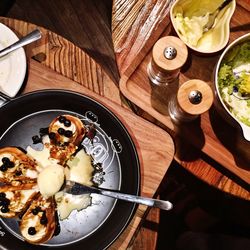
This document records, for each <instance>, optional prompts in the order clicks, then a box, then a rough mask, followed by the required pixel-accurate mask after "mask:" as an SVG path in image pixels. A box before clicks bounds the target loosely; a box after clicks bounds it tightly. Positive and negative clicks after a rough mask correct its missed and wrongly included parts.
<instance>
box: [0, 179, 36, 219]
mask: <svg viewBox="0 0 250 250" xmlns="http://www.w3.org/2000/svg"><path fill="white" fill-rule="evenodd" d="M37 194H38V189H37V185H36V183H28V184H22V185H19V186H12V185H7V184H5V185H3V186H0V216H1V217H4V218H13V217H16V216H18V215H19V214H20V213H22V212H23V211H25V210H26V208H27V207H28V206H29V205H30V204H31V202H32V201H33V199H35V196H36V195H37Z"/></svg>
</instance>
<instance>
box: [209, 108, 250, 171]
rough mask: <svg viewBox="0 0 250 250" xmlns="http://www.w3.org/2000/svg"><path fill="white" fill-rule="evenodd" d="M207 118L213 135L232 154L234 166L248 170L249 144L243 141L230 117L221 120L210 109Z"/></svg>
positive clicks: (213, 110) (236, 125) (215, 112)
mask: <svg viewBox="0 0 250 250" xmlns="http://www.w3.org/2000/svg"><path fill="white" fill-rule="evenodd" d="M209 116H210V121H211V125H212V128H213V131H214V133H215V135H216V136H217V138H218V139H219V140H220V142H221V143H222V144H223V145H224V146H225V147H226V148H227V149H228V150H229V151H230V152H231V153H232V155H233V156H234V159H235V162H236V165H237V166H238V167H240V168H243V169H246V170H250V154H249V152H250V142H249V141H247V140H245V139H244V137H243V134H242V131H241V129H240V127H239V126H238V124H237V123H236V122H235V121H234V120H233V119H232V118H231V117H228V118H226V119H227V121H226V120H225V119H223V118H222V116H221V115H220V114H219V113H218V111H217V110H216V109H215V108H212V109H210V111H209ZM229 122H230V123H229ZM231 123H232V124H231Z"/></svg>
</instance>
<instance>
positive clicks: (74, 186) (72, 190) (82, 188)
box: [63, 180, 173, 210]
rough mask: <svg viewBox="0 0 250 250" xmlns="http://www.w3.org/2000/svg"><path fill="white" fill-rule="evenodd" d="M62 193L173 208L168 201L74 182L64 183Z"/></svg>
mask: <svg viewBox="0 0 250 250" xmlns="http://www.w3.org/2000/svg"><path fill="white" fill-rule="evenodd" d="M63 191H64V192H66V193H69V194H73V195H81V194H89V193H95V194H101V195H105V196H109V197H112V198H115V199H120V200H124V201H129V202H134V203H138V204H143V205H146V206H150V207H157V208H160V209H163V210H170V209H172V207H173V204H172V203H171V202H169V201H164V200H157V199H151V198H147V197H141V196H137V195H131V194H123V193H120V192H117V191H113V190H107V189H101V188H97V187H92V186H91V187H90V186H86V185H82V184H79V183H77V182H74V181H69V180H67V181H66V184H65V187H64V189H63Z"/></svg>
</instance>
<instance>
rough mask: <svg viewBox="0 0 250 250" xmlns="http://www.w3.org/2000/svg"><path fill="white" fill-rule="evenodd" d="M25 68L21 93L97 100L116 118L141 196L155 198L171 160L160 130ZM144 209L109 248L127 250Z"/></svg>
mask: <svg viewBox="0 0 250 250" xmlns="http://www.w3.org/2000/svg"><path fill="white" fill-rule="evenodd" d="M28 67H29V71H28V81H27V83H26V85H25V88H24V93H26V92H30V91H35V90H41V89H67V90H72V91H77V92H79V93H82V94H84V95H87V96H89V97H91V98H93V99H95V100H97V101H98V102H100V103H102V104H103V105H105V106H106V107H107V108H109V109H110V110H111V111H112V112H114V113H115V114H116V115H117V117H118V118H119V119H120V120H121V122H122V123H123V124H124V125H125V127H126V128H127V129H128V131H129V133H130V135H131V137H132V139H133V141H134V143H135V146H136V149H137V152H138V155H139V160H140V171H141V194H142V195H144V196H147V197H153V196H155V195H156V193H157V190H158V187H159V185H160V182H161V180H162V178H163V176H164V175H165V173H166V171H167V170H168V167H169V166H170V163H171V162H172V159H173V157H174V144H173V140H172V138H171V136H170V135H169V134H168V133H166V132H165V131H164V130H162V129H160V128H158V127H156V126H155V125H153V124H151V123H149V122H147V121H145V120H144V119H142V118H140V117H138V116H136V115H135V114H133V113H132V112H131V111H128V110H126V109H124V108H122V107H121V106H119V105H118V104H116V103H114V102H111V101H110V100H108V99H106V98H105V97H101V96H99V95H98V94H96V93H94V92H92V91H91V90H89V89H87V88H85V87H83V86H81V85H80V84H78V83H76V82H74V81H73V80H70V79H68V78H66V77H64V76H62V75H60V74H58V73H56V72H55V71H53V70H51V69H49V68H47V67H45V66H44V65H42V64H41V63H38V62H36V61H34V60H32V59H31V60H30V61H29V63H28ZM152 168H153V169H152ZM145 210H146V207H145V206H139V207H138V209H137V211H136V214H135V216H134V218H133V220H132V222H131V223H130V224H129V226H128V228H127V229H126V230H125V231H124V232H123V234H122V235H121V236H120V237H119V239H118V240H117V241H116V242H115V243H114V244H113V245H112V246H111V247H110V249H126V248H127V246H128V244H129V242H130V240H131V238H132V236H133V235H134V233H135V231H136V230H137V227H138V225H139V224H140V222H141V219H142V216H143V214H144V212H145Z"/></svg>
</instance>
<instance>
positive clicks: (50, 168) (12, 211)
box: [0, 115, 95, 244]
mask: <svg viewBox="0 0 250 250" xmlns="http://www.w3.org/2000/svg"><path fill="white" fill-rule="evenodd" d="M91 129H92V130H93V127H92V128H91ZM92 132H93V131H92ZM87 133H88V128H87V126H85V125H84V124H83V123H82V121H81V120H80V119H79V118H77V117H74V116H71V115H60V116H58V117H56V118H55V119H54V120H53V121H52V122H51V123H50V124H49V127H48V128H43V129H40V137H39V136H33V138H32V139H33V142H34V143H42V144H43V147H42V149H41V150H36V149H33V148H32V147H31V146H28V147H27V149H26V153H24V152H23V151H21V150H19V149H18V148H15V147H5V148H2V149H0V162H1V165H0V181H1V182H2V183H3V185H2V186H0V216H2V217H4V218H13V217H17V216H18V217H20V232H21V234H22V236H23V237H24V239H25V240H26V241H27V242H29V243H32V244H41V243H44V242H46V241H48V240H49V239H51V237H52V236H53V235H54V231H55V228H56V224H57V223H56V222H57V219H58V217H59V218H60V219H61V220H63V219H66V218H68V217H69V215H70V214H71V212H72V211H73V210H77V211H80V210H82V209H84V208H87V207H88V206H90V205H91V196H90V194H86V195H85V194H84V195H78V196H74V195H71V194H66V193H64V192H63V191H62V189H63V185H64V183H65V180H72V181H75V182H78V183H82V184H86V185H93V184H94V183H93V181H92V178H93V175H94V172H95V168H94V164H93V158H92V156H90V155H88V154H87V153H86V152H85V149H84V148H83V146H82V145H81V142H82V140H83V139H84V137H85V136H87ZM92 139H93V138H92ZM57 213H58V215H59V216H57Z"/></svg>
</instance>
